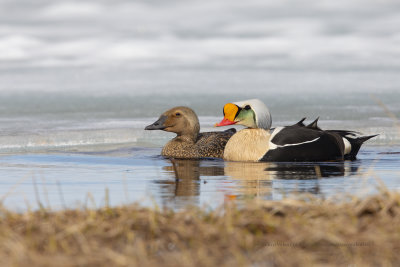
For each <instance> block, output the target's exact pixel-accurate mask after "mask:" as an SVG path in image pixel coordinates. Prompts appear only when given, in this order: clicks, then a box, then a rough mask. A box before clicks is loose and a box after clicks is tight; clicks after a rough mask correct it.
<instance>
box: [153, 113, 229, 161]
mask: <svg viewBox="0 0 400 267" xmlns="http://www.w3.org/2000/svg"><path fill="white" fill-rule="evenodd" d="M145 130H163V131H166V132H173V133H176V134H177V136H176V137H175V138H173V139H172V140H171V141H169V142H168V143H167V144H166V145H165V146H164V147H163V149H162V151H161V155H162V156H164V157H168V158H179V159H197V158H222V156H223V153H224V148H225V145H226V143H227V142H228V140H229V138H231V136H232V135H233V134H234V133H235V132H236V130H235V129H234V128H232V129H229V130H226V131H222V132H204V133H200V123H199V119H198V118H197V115H196V113H195V112H194V111H193V110H192V109H191V108H188V107H174V108H172V109H170V110H167V111H165V112H164V113H163V114H162V115H161V116H160V118H159V119H158V120H157V121H156V122H154V123H153V124H151V125H148V126H147V127H146V128H145Z"/></svg>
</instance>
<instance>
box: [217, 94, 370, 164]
mask: <svg viewBox="0 0 400 267" xmlns="http://www.w3.org/2000/svg"><path fill="white" fill-rule="evenodd" d="M304 120H305V118H304V119H302V120H301V121H299V122H298V123H296V124H294V125H291V126H285V127H277V128H274V129H270V128H271V124H272V118H271V114H270V113H269V110H268V108H267V107H266V106H265V105H264V103H263V102H261V101H260V100H258V99H251V100H246V101H241V102H234V103H228V104H226V105H225V106H224V119H223V120H222V121H221V122H220V123H217V124H216V125H215V126H225V125H232V124H241V125H244V126H247V127H248V128H246V129H243V130H240V131H239V132H237V133H236V134H234V135H233V136H232V137H231V139H230V140H229V142H228V143H227V144H226V147H225V151H224V156H223V158H224V159H225V160H229V161H326V160H344V159H355V158H356V155H357V153H358V151H359V149H360V147H361V145H362V144H363V143H364V142H365V141H367V140H368V139H370V138H372V137H374V136H376V135H370V136H359V133H357V132H353V131H344V130H327V131H324V130H321V129H320V128H319V127H318V125H317V122H318V119H317V120H315V121H314V122H312V123H311V124H310V125H307V126H306V125H304V124H303V121H304Z"/></svg>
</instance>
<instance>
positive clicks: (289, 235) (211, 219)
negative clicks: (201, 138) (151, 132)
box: [0, 192, 400, 266]
mask: <svg viewBox="0 0 400 267" xmlns="http://www.w3.org/2000/svg"><path fill="white" fill-rule="evenodd" d="M399 249H400V194H399V193H390V192H383V193H381V194H379V195H377V196H373V197H369V198H367V199H363V200H358V199H357V200H351V201H347V202H345V203H340V204H337V203H332V202H329V201H326V200H325V201H322V200H311V201H298V200H296V201H294V200H286V201H280V202H264V203H253V202H252V203H249V204H248V205H247V206H246V207H242V208H238V207H235V206H234V205H233V204H227V205H225V207H223V208H221V209H219V210H217V211H215V210H214V211H207V210H204V209H199V208H190V209H189V208H188V209H187V210H185V211H181V212H173V211H171V210H157V209H149V208H142V207H139V206H126V207H117V208H108V207H106V208H103V209H99V210H65V211H59V212H47V211H44V210H42V211H36V212H27V213H24V214H18V213H14V212H10V211H7V210H4V209H3V210H1V219H0V265H1V266H156V265H163V266H216V265H218V266H246V265H253V266H303V265H307V266H309V265H311V264H312V265H320V266H330V265H332V266H333V265H343V264H346V265H348V264H356V265H357V266H358V265H359V266H366V265H380V266H395V265H398V264H399V263H400V254H399V253H398V251H399Z"/></svg>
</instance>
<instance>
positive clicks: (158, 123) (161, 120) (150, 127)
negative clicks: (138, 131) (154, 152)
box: [144, 115, 167, 130]
mask: <svg viewBox="0 0 400 267" xmlns="http://www.w3.org/2000/svg"><path fill="white" fill-rule="evenodd" d="M166 120H167V116H165V115H162V116H161V117H160V118H159V119H158V120H157V121H155V122H154V123H153V124H150V125H148V126H146V128H144V129H145V130H164V129H165V128H167V126H165V125H164V124H165V121H166Z"/></svg>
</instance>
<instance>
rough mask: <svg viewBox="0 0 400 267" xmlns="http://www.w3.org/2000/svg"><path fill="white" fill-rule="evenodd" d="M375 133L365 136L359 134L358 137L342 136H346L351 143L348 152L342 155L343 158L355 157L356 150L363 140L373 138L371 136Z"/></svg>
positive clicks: (352, 158)
mask: <svg viewBox="0 0 400 267" xmlns="http://www.w3.org/2000/svg"><path fill="white" fill-rule="evenodd" d="M377 135H378V134H374V135H367V136H359V137H352V136H344V137H343V138H346V139H347V140H348V141H349V142H350V144H351V151H350V153H348V154H346V155H344V158H345V159H350V160H354V159H356V156H357V154H358V151H359V150H360V148H361V145H362V144H363V143H364V142H365V141H367V140H369V139H371V138H373V137H375V136H377Z"/></svg>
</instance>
